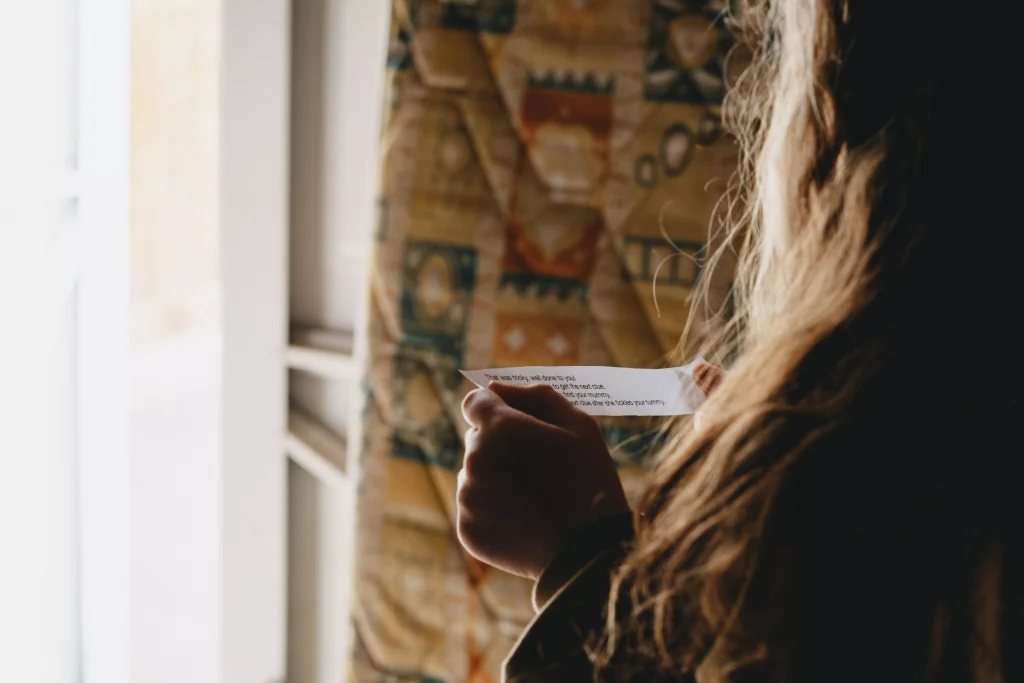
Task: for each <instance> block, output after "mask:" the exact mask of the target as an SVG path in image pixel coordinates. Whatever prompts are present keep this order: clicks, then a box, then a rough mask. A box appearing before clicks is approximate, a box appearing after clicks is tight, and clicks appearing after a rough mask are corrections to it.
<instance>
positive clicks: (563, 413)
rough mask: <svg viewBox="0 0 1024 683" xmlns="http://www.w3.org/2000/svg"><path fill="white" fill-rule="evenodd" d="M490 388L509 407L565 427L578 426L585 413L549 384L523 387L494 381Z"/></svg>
mask: <svg viewBox="0 0 1024 683" xmlns="http://www.w3.org/2000/svg"><path fill="white" fill-rule="evenodd" d="M488 388H489V389H490V390H491V391H493V392H494V393H495V394H497V395H498V396H500V397H501V398H502V400H504V401H505V403H506V404H507V405H508V406H509V407H511V408H514V409H516V410H518V411H520V412H523V413H526V414H527V415H532V416H533V417H535V418H537V419H538V420H540V421H542V422H547V423H548V424H553V425H556V426H558V427H562V428H565V429H572V428H574V427H576V426H577V425H578V424H579V422H580V417H581V416H583V415H584V413H582V412H581V411H580V410H578V409H577V408H576V407H575V406H574V405H573V404H572V403H571V402H570V401H569V399H567V398H565V397H564V396H562V395H561V394H560V393H558V391H556V390H555V389H554V387H552V386H550V385H547V384H534V385H531V386H525V387H522V386H512V385H510V384H501V383H498V382H492V383H491V384H490V386H489V387H488Z"/></svg>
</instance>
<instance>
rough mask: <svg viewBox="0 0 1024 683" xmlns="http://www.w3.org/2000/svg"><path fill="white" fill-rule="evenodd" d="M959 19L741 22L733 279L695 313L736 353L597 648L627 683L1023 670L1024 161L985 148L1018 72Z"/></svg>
mask: <svg viewBox="0 0 1024 683" xmlns="http://www.w3.org/2000/svg"><path fill="white" fill-rule="evenodd" d="M973 16H974V18H973V19H972V18H971V17H970V16H967V15H964V14H960V13H955V12H953V11H952V10H951V9H947V8H945V7H943V6H940V5H937V4H935V3H930V2H925V1H924V0H909V1H900V0H768V1H757V0H750V1H748V2H745V3H742V6H741V7H738V8H736V9H735V10H734V15H733V16H732V18H731V21H732V22H733V24H734V27H735V30H736V32H737V35H738V39H739V42H740V45H742V46H743V48H744V49H745V50H747V51H748V53H749V54H750V55H752V58H751V64H750V66H749V67H748V68H746V69H745V70H744V71H743V73H742V74H741V75H740V77H739V79H738V80H737V82H736V83H735V84H734V86H733V87H732V89H731V91H730V93H729V95H728V96H727V100H726V102H725V105H724V118H725V123H726V127H727V129H728V130H729V131H730V133H731V134H732V136H734V138H735V139H736V141H737V144H738V145H739V149H740V169H739V171H738V173H737V175H736V178H735V182H734V183H733V192H732V194H731V195H730V197H731V199H730V201H729V202H728V203H727V208H728V209H729V210H728V211H727V212H726V213H725V214H724V216H723V217H722V218H721V219H720V221H719V223H718V224H716V226H715V229H716V230H719V231H720V232H719V233H718V234H717V237H716V238H715V239H713V240H712V241H713V242H715V243H716V244H718V245H719V247H718V250H717V252H716V255H715V257H713V258H712V265H713V264H714V262H715V261H716V260H720V259H723V256H724V255H729V256H730V258H732V260H734V261H735V262H737V263H738V266H737V268H736V274H735V279H734V285H733V288H732V292H731V297H730V301H731V305H730V306H729V307H728V311H729V315H728V316H726V315H725V313H724V311H725V310H726V309H725V308H724V307H723V308H721V309H719V308H716V309H715V310H712V311H711V312H710V314H708V315H705V318H706V319H709V320H717V321H718V323H719V324H718V327H717V329H718V332H717V334H716V335H715V336H714V337H713V339H712V342H713V344H712V346H711V347H709V348H708V349H706V353H709V354H712V356H713V357H715V358H735V359H736V360H735V362H734V363H732V365H731V367H730V368H729V372H728V374H727V377H726V379H725V381H724V382H723V384H722V385H721V386H720V387H719V388H718V389H717V390H716V392H715V394H714V395H713V396H712V397H711V398H710V399H709V401H708V402H707V403H706V405H705V407H704V409H703V411H702V427H701V430H700V431H699V432H695V431H694V430H693V429H692V428H691V427H689V426H686V425H681V426H679V427H678V428H677V429H676V430H675V432H674V433H673V437H672V438H671V439H670V441H669V443H668V445H667V446H666V447H665V448H664V449H663V451H662V452H661V454H660V455H659V456H658V458H657V462H656V466H655V469H654V473H653V475H652V477H651V479H650V483H649V486H648V490H647V491H646V494H645V496H644V497H643V499H642V501H641V503H640V505H639V506H638V508H637V517H638V519H637V526H638V536H637V539H636V542H635V545H634V547H633V548H632V550H631V552H630V554H629V556H628V557H627V559H626V561H625V563H624V564H623V565H622V567H621V569H620V570H619V571H618V572H617V574H616V575H615V577H614V582H613V589H612V595H611V599H610V602H609V610H608V623H607V632H606V638H605V640H604V642H603V644H602V647H601V649H600V650H599V651H598V653H597V656H598V658H599V659H600V661H601V663H602V664H603V665H604V668H603V671H605V672H612V674H613V677H614V678H615V679H616V680H629V679H642V680H654V679H656V678H658V677H668V678H675V677H678V676H680V675H682V674H691V675H693V676H695V677H696V679H697V681H698V682H699V683H718V682H720V681H727V680H728V681H731V680H756V681H762V680H764V681H769V680H770V681H781V680H786V681H847V680H849V681H878V680H893V681H896V680H898V681H904V682H906V681H951V682H952V681H958V682H959V681H982V680H984V681H1010V680H1020V677H1021V676H1022V675H1024V670H1022V668H1021V652H1022V651H1024V632H1022V630H1021V628H1022V625H1021V619H1020V614H1021V610H1020V602H1021V599H1022V594H1021V591H1020V587H1021V577H1022V575H1024V566H1022V565H1021V563H1020V555H1021V549H1022V541H1021V538H1022V536H1021V522H1020V521H1019V520H1022V519H1024V514H1022V512H1024V510H1022V506H1021V501H1022V499H1024V488H1022V486H1021V484H1020V481H1021V479H1020V477H1019V476H1017V475H1015V474H1013V471H1012V468H1013V465H1012V463H1013V461H1014V460H1016V459H1018V458H1020V457H1021V456H1022V455H1024V447H1022V446H1021V439H1020V435H1019V434H1018V430H1019V428H1020V426H1021V425H1022V424H1024V421H1022V420H1021V416H1022V414H1021V407H1020V389H1021V383H1022V371H1021V361H1020V357H1021V352H1022V351H1024V343H1022V340H1021V330H1024V318H1022V306H1021V292H1022V288H1021V286H1020V285H1019V284H1018V282H1017V281H1018V274H1017V273H1018V272H1019V270H1020V266H1018V265H1017V259H1018V258H1019V256H1020V253H1021V252H1020V251H1019V250H1018V245H1019V244H1020V238H1019V237H1018V234H1019V233H1020V232H1022V231H1021V220H1020V217H1019V211H1018V210H1016V208H1015V203H1016V198H1015V196H1014V191H1013V184H1014V183H1016V182H1017V181H1016V180H1012V176H1010V175H1009V173H1008V172H1007V169H1006V168H1003V167H1001V166H1000V157H1001V155H1002V154H1004V153H1006V154H1007V160H1008V162H1009V163H1010V164H1016V163H1019V157H1016V155H1015V154H1010V153H1009V150H1008V147H1009V146H1010V145H1011V144H1013V143H1008V142H1007V140H1006V138H1007V137H1011V136H1012V137H1016V136H1015V135H1014V133H1015V131H1014V129H1013V128H1007V129H1005V130H1006V131H1007V132H1008V133H1009V134H1010V135H1008V136H1005V137H999V138H995V139H994V138H993V136H992V132H993V131H999V130H1001V128H1000V126H1002V125H1004V124H1003V122H1002V121H1001V120H1000V116H1005V114H1002V113H1001V112H1002V111H1003V109H1002V106H1003V105H1002V103H1001V102H1000V101H998V94H999V93H1001V92H1003V91H1005V90H1006V89H1007V88H1008V87H1016V86H1015V85H1013V86H1011V85H1010V84H1011V83H1014V82H1015V81H1014V80H1013V79H1012V78H1011V77H1015V76H1014V74H1015V72H1014V70H1013V69H1012V68H1011V64H1013V63H1014V62H1013V61H1012V60H1006V59H1002V58H1001V57H999V56H998V55H996V54H995V52H994V51H993V49H992V47H991V45H992V44H994V43H997V42H999V41H997V40H996V39H995V38H994V37H993V36H992V35H991V34H990V33H989V32H988V30H987V29H986V28H985V26H984V25H985V24H987V23H989V22H991V21H993V20H995V17H992V16H985V17H983V16H981V14H977V15H973ZM1011 51H1012V46H1011ZM1010 167H1012V166H1008V167H1007V168H1010ZM733 257H734V258H733ZM1015 268H1016V270H1015ZM716 306H717V304H716ZM688 351H692V349H688ZM687 355H693V354H692V353H689V354H687ZM972 357H973V358H972Z"/></svg>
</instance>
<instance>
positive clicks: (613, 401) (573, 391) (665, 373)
mask: <svg viewBox="0 0 1024 683" xmlns="http://www.w3.org/2000/svg"><path fill="white" fill-rule="evenodd" d="M705 362H706V361H704V360H703V359H698V360H695V361H694V362H692V363H690V364H689V365H684V366H683V367H681V368H664V369H661V370H638V369H634V368H609V367H602V366H584V365H577V366H562V367H559V366H528V367H523V368H492V369H488V370H462V371H461V372H462V374H463V375H464V376H465V377H466V379H468V380H469V381H470V382H472V383H473V384H475V385H477V386H478V387H481V388H486V387H487V385H488V384H489V383H490V382H501V383H502V384H511V385H514V386H527V385H530V384H549V385H551V386H552V387H554V388H555V390H557V391H558V393H560V394H562V396H564V397H565V398H567V399H568V400H569V401H571V402H572V403H573V405H575V406H576V407H577V408H579V409H580V410H582V411H583V412H585V413H588V414H590V415H690V414H691V413H694V412H696V411H697V410H698V409H699V408H700V406H701V404H703V403H704V401H705V399H706V398H707V397H706V396H704V392H703V391H701V390H700V387H698V386H697V383H696V382H695V381H694V379H693V368H694V367H696V366H697V365H700V364H702V363H705Z"/></svg>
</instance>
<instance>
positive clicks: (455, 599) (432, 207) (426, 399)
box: [350, 0, 738, 682]
mask: <svg viewBox="0 0 1024 683" xmlns="http://www.w3.org/2000/svg"><path fill="white" fill-rule="evenodd" d="M723 9H724V0H720V1H718V2H716V1H714V0H704V1H697V0H691V1H687V0H647V1H641V0H519V1H518V2H517V1H516V0H449V1H442V0H395V3H394V6H393V20H392V26H391V37H390V50H389V55H388V63H387V69H388V91H387V97H388V103H387V106H386V107H385V115H386V117H387V120H386V121H385V124H384V131H383V139H382V142H381V144H382V168H381V181H380V196H379V207H378V210H379V213H378V215H379V222H378V226H377V229H376V240H377V244H376V250H375V257H374V258H375V260H374V263H373V264H372V266H373V267H372V269H371V270H372V273H373V274H372V278H373V283H372V285H373V286H372V291H373V305H372V310H373V314H372V320H371V322H370V331H369V334H370V337H371V338H370V341H369V348H370V358H369V361H368V365H367V368H366V375H365V394H366V401H365V404H364V425H363V432H362V434H363V437H362V438H363V443H362V449H361V457H360V462H359V464H358V473H359V474H358V476H359V486H358V497H359V500H358V514H359V520H358V533H357V538H356V542H355V551H356V557H355V563H356V576H355V581H356V584H355V591H354V607H353V620H354V625H355V631H356V644H355V647H354V651H353V653H352V659H353V663H352V668H351V675H350V677H351V679H352V680H354V681H363V680H367V681H377V680H382V679H388V680H417V681H427V680H429V681H446V682H462V681H481V682H482V681H497V680H498V678H499V671H500V663H501V661H502V659H503V658H504V657H505V656H506V654H507V653H508V651H509V649H510V647H511V645H512V644H513V642H514V641H515V639H516V637H517V635H518V634H519V632H520V631H521V629H522V628H523V626H524V625H525V624H526V623H527V622H528V621H529V620H530V619H531V617H532V615H533V611H532V608H531V604H530V590H531V585H530V583H529V582H527V581H525V580H522V579H519V578H516V577H513V576H509V575H507V574H504V573H502V572H500V571H497V570H494V569H491V568H488V567H485V566H483V565H481V564H480V563H478V562H475V561H474V560H472V559H471V558H469V557H467V556H466V555H465V553H464V552H463V551H462V550H461V548H460V546H459V544H458V542H457V540H456V538H455V534H454V531H453V521H454V515H455V508H454V502H455V480H456V474H457V472H458V470H459V468H460V466H461V458H462V441H461V439H462V434H463V431H464V430H465V428H466V425H465V423H464V422H463V420H462V417H461V413H460V408H459V406H460V403H461V401H462V398H463V396H464V395H465V394H466V392H467V391H468V390H469V389H470V388H471V387H470V385H469V384H468V383H467V382H466V381H464V380H463V379H462V378H461V376H460V375H459V374H458V372H457V371H458V369H459V368H483V367H503V366H520V365H622V366H629V367H654V366H658V365H661V364H663V363H664V357H665V354H666V352H668V351H670V350H672V349H673V348H675V347H676V345H677V344H678V342H679V338H680V334H681V333H682V331H683V325H684V322H685V320H686V316H687V311H688V307H689V296H690V293H691V290H692V287H693V285H694V283H695V281H696V280H697V278H698V277H699V276H700V274H701V265H702V263H703V260H702V259H703V256H704V252H703V251H702V249H703V247H704V243H705V241H706V240H707V235H708V225H709V223H710V219H711V214H712V211H713V209H714V207H715V205H716V202H718V200H719V199H720V197H721V196H722V194H723V192H724V189H725V185H726V181H727V179H728V178H729V176H730V174H731V172H732V169H733V168H734V166H735V161H736V158H735V156H736V151H735V147H734V145H733V144H732V142H730V141H729V140H728V139H727V138H726V136H723V135H721V129H720V121H719V105H720V104H721V99H722V95H723V93H724V89H725V86H726V81H727V80H728V79H729V78H730V77H731V74H730V73H726V69H727V65H729V64H731V63H732V61H734V60H729V61H726V59H725V56H726V53H727V52H728V49H729V47H730V42H729V38H728V36H727V33H726V30H725V28H724V27H723V25H722V21H721V13H722V11H723ZM368 68H370V67H368ZM728 68H729V70H730V71H731V70H732V67H731V66H730V67H728ZM737 68H738V67H737ZM367 172H368V173H370V172H375V171H374V169H367ZM655 274H657V283H656V287H652V280H653V279H654V277H655ZM602 426H603V429H604V433H605V435H606V437H607V440H608V443H609V445H610V447H611V448H612V452H613V455H614V457H615V458H616V461H617V462H618V464H619V466H620V469H621V473H622V478H623V481H624V484H625V487H626V490H627V493H629V494H631V495H632V494H633V493H635V491H636V490H637V488H638V485H639V484H640V482H641V479H642V477H643V476H644V472H645V469H644V459H645V456H646V454H647V453H648V452H649V450H650V447H651V444H652V442H653V441H654V439H655V437H656V425H655V424H653V423H652V422H651V421H650V420H649V418H648V419H640V418H606V419H605V420H604V421H603V423H602Z"/></svg>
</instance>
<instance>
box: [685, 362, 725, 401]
mask: <svg viewBox="0 0 1024 683" xmlns="http://www.w3.org/2000/svg"><path fill="white" fill-rule="evenodd" d="M724 374H725V373H724V372H723V371H722V370H721V369H720V368H716V367H715V366H713V365H708V364H707V363H701V364H700V365H698V366H697V367H695V368H694V369H693V381H694V382H696V384H697V386H698V387H699V388H700V390H701V391H703V392H704V393H705V394H706V395H709V396H710V395H711V392H712V391H714V390H715V388H717V387H718V385H719V384H720V383H721V381H722V377H723V376H724Z"/></svg>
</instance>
